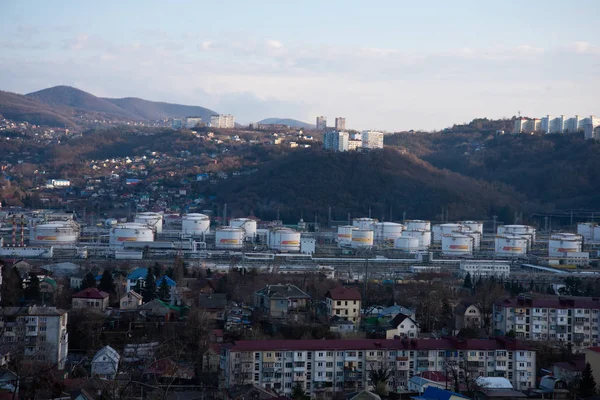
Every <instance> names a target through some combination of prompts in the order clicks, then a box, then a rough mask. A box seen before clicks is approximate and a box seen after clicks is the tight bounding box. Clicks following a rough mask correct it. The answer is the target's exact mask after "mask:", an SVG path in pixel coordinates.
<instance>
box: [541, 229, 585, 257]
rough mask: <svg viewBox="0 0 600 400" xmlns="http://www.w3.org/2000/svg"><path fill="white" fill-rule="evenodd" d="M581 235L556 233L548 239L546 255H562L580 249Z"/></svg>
mask: <svg viewBox="0 0 600 400" xmlns="http://www.w3.org/2000/svg"><path fill="white" fill-rule="evenodd" d="M581 242H582V239H581V236H580V235H576V234H574V233H556V234H553V235H552V236H550V240H548V256H550V257H564V256H565V255H566V253H577V252H580V251H581Z"/></svg>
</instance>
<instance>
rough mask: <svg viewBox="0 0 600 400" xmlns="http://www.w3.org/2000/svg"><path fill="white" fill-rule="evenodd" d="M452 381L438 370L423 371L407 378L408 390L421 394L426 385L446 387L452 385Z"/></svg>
mask: <svg viewBox="0 0 600 400" xmlns="http://www.w3.org/2000/svg"><path fill="white" fill-rule="evenodd" d="M453 385H454V382H452V381H451V379H448V378H447V377H446V375H444V374H443V373H441V372H438V371H424V372H421V373H420V374H419V375H415V376H413V377H412V378H410V379H409V380H408V390H409V391H410V392H418V393H419V394H422V393H423V392H425V390H427V388H428V387H430V386H431V387H436V388H439V389H446V388H449V387H453Z"/></svg>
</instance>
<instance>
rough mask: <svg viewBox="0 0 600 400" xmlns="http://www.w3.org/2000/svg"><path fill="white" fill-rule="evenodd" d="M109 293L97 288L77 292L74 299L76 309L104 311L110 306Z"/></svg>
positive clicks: (73, 303) (73, 305)
mask: <svg viewBox="0 0 600 400" xmlns="http://www.w3.org/2000/svg"><path fill="white" fill-rule="evenodd" d="M108 298H109V294H108V293H106V292H103V291H101V290H98V289H96V288H87V289H84V290H82V291H80V292H77V293H75V294H74V295H73V296H72V297H71V299H72V307H73V308H74V309H85V310H90V311H104V310H106V307H108Z"/></svg>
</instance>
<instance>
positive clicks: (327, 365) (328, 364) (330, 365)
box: [325, 362, 333, 368]
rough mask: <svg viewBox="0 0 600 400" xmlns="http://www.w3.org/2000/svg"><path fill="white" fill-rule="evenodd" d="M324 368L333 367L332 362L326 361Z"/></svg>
mask: <svg viewBox="0 0 600 400" xmlns="http://www.w3.org/2000/svg"><path fill="white" fill-rule="evenodd" d="M325 368H333V363H332V362H328V363H326V364H325Z"/></svg>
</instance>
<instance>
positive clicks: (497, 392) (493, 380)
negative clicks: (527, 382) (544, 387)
mask: <svg viewBox="0 0 600 400" xmlns="http://www.w3.org/2000/svg"><path fill="white" fill-rule="evenodd" d="M534 387H535V386H534ZM473 388H474V392H475V395H474V398H475V399H477V400H487V399H494V400H498V399H503V400H517V399H520V398H527V395H526V394H525V393H523V392H520V391H518V390H515V388H514V387H513V384H512V383H511V382H510V381H509V380H508V379H506V378H503V377H499V376H489V377H488V376H479V377H477V379H475V385H473Z"/></svg>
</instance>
